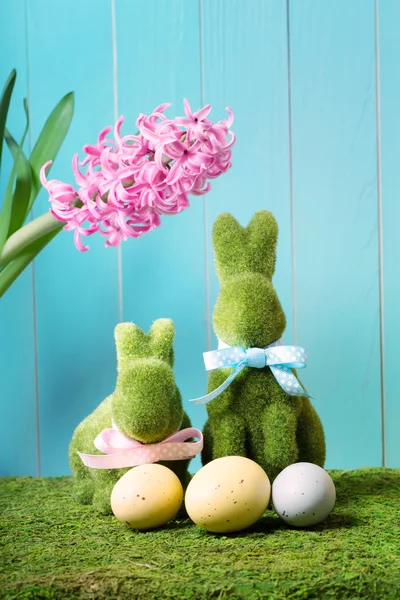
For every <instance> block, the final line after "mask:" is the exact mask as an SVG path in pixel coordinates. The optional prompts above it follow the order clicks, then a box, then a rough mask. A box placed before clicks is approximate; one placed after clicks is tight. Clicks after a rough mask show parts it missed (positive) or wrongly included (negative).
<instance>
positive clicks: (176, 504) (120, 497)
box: [111, 464, 183, 529]
mask: <svg viewBox="0 0 400 600" xmlns="http://www.w3.org/2000/svg"><path fill="white" fill-rule="evenodd" d="M182 500H183V489H182V485H181V482H180V481H179V479H178V477H177V476H176V475H175V473H174V472H173V471H171V469H168V468H167V467H164V466H162V465H159V464H149V465H140V466H138V467H133V469H130V471H128V472H127V473H125V475H123V476H122V477H121V479H119V480H118V481H117V483H116V484H115V486H114V489H113V491H112V493H111V508H112V511H113V513H114V515H115V516H116V517H117V519H118V520H119V521H121V522H122V523H125V524H126V525H128V526H129V527H132V528H134V529H154V528H155V527H160V526H161V525H164V524H165V523H167V522H168V521H170V520H171V519H173V518H174V517H175V516H176V513H177V512H178V510H179V508H180V507H181V505H182Z"/></svg>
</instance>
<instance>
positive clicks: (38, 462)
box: [24, 0, 41, 477]
mask: <svg viewBox="0 0 400 600" xmlns="http://www.w3.org/2000/svg"><path fill="white" fill-rule="evenodd" d="M24 17H25V63H26V98H27V102H28V110H29V116H30V78H29V45H28V39H29V37H28V5H27V0H25V3H24ZM28 151H29V155H30V154H31V152H32V133H31V126H30V125H29V129H28ZM30 218H31V219H33V218H34V215H33V208H32V209H31V211H30ZM31 274H32V278H31V282H32V321H33V323H32V325H33V370H34V389H35V392H34V393H35V415H36V419H35V433H36V468H37V476H38V477H40V476H41V459H40V403H39V360H38V339H37V338H38V336H37V304H36V273H35V261H34V260H33V261H32V264H31Z"/></svg>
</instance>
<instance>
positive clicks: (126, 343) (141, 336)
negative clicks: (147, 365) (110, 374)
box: [114, 323, 149, 371]
mask: <svg viewBox="0 0 400 600" xmlns="http://www.w3.org/2000/svg"><path fill="white" fill-rule="evenodd" d="M114 336H115V343H116V346H117V360H118V371H120V370H121V369H122V368H123V367H124V365H125V364H126V363H127V362H128V361H129V360H131V359H132V358H141V357H145V356H148V355H149V343H148V339H147V335H146V334H145V333H144V332H143V331H142V330H141V329H140V327H138V326H137V325H135V324H134V323H119V324H118V325H117V326H116V327H115V330H114Z"/></svg>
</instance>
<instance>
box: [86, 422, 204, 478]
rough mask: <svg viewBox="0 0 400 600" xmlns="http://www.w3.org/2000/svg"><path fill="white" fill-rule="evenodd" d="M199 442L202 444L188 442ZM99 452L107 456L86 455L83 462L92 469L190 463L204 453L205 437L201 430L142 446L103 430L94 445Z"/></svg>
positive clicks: (123, 436)
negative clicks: (164, 462)
mask: <svg viewBox="0 0 400 600" xmlns="http://www.w3.org/2000/svg"><path fill="white" fill-rule="evenodd" d="M190 438H197V439H198V440H199V441H198V442H188V441H186V440H189V439H190ZM94 445H95V446H96V448H97V450H100V452H104V454H82V453H81V452H78V454H79V456H80V458H81V460H82V462H83V464H84V465H86V466H87V467H90V468H91V469H123V468H126V467H137V466H138V465H145V464H148V463H154V462H158V461H160V460H161V461H167V460H188V459H190V458H193V457H194V456H196V455H197V454H199V452H201V451H202V449H203V434H202V433H201V431H200V430H199V429H195V428H192V427H191V428H188V429H181V430H180V431H178V432H177V433H174V434H173V435H170V436H169V437H167V438H165V440H162V442H157V443H156V444H142V443H141V442H138V441H137V440H132V439H130V438H128V437H126V436H125V435H124V434H123V433H121V432H120V431H118V430H116V429H103V431H102V432H101V433H100V434H99V435H98V436H97V438H96V439H95V441H94Z"/></svg>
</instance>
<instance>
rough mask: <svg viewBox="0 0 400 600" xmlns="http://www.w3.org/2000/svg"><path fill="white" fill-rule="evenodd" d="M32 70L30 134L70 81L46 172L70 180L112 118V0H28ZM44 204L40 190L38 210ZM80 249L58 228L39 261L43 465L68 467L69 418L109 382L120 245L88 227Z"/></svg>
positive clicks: (59, 470) (74, 419)
mask: <svg viewBox="0 0 400 600" xmlns="http://www.w3.org/2000/svg"><path fill="white" fill-rule="evenodd" d="M28 8H29V14H28V40H29V69H30V70H29V77H30V96H31V108H32V132H33V139H34V140H35V139H36V137H37V135H38V133H39V131H40V129H41V127H42V125H43V123H44V121H45V119H46V118H47V116H48V114H49V113H50V111H51V110H52V109H53V107H54V106H55V105H56V103H57V102H58V101H59V100H60V99H61V97H62V96H63V95H64V94H66V93H67V92H69V91H70V90H74V91H75V115H74V118H73V122H72V126H71V130H70V132H69V134H68V137H67V140H66V142H65V144H64V145H63V147H62V149H61V152H60V154H59V156H58V158H57V160H56V163H55V165H54V167H53V170H52V172H51V176H52V177H54V178H56V179H62V180H64V181H68V182H71V183H72V182H73V175H72V171H71V158H72V156H73V154H74V153H76V152H79V151H80V150H81V148H82V146H83V144H84V143H86V142H91V143H94V142H95V141H96V139H97V135H98V133H99V131H100V130H101V129H102V128H103V127H104V126H106V125H111V124H112V122H113V66H112V29H111V8H110V2H109V1H108V0H101V1H98V0H87V1H85V2H81V1H80V0H70V1H68V2H54V3H53V2H48V1H47V0H35V1H34V2H30V3H28ZM47 209H48V199H47V195H46V194H45V193H44V192H43V193H42V194H41V195H40V198H38V204H37V207H36V209H35V214H36V215H38V214H41V213H43V212H44V211H46V210H47ZM89 244H90V250H89V251H88V252H87V253H86V254H81V253H79V252H78V250H76V248H75V247H74V243H73V235H72V233H66V232H61V233H60V234H59V235H58V236H57V238H56V239H55V240H54V241H53V242H52V243H51V244H50V245H49V246H48V247H47V248H46V249H45V251H44V252H43V253H42V254H41V255H40V256H39V258H38V260H37V265H36V293H37V330H38V355H39V369H38V370H39V400H40V430H41V458H42V472H43V475H45V476H49V475H62V474H64V473H67V472H68V471H69V467H68V456H67V450H68V445H69V442H70V439H71V436H72V432H73V430H74V428H75V426H76V425H77V424H78V423H79V422H80V420H81V419H82V418H84V417H85V416H86V415H87V414H88V413H89V412H91V411H92V410H93V408H94V407H95V406H96V405H97V404H99V402H101V401H102V400H103V399H104V397H105V396H106V395H108V394H109V393H110V392H111V391H113V389H114V386H115V372H116V359H115V349H114V340H113V329H114V326H115V324H116V323H117V322H118V276H117V272H118V265H117V250H116V249H105V248H104V240H103V239H100V236H98V237H96V236H93V237H92V238H91V239H90V241H89Z"/></svg>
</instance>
